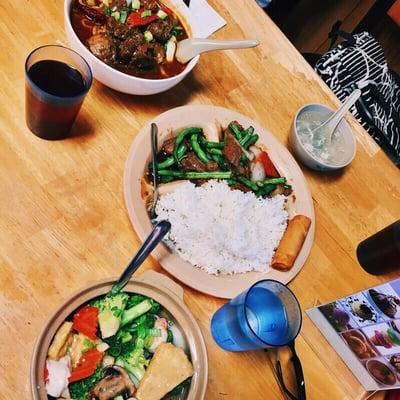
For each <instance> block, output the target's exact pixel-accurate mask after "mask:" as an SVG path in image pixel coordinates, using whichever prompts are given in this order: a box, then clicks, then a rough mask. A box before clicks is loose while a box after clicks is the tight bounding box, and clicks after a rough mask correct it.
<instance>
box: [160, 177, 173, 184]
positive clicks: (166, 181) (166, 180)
mask: <svg viewBox="0 0 400 400" xmlns="http://www.w3.org/2000/svg"><path fill="white" fill-rule="evenodd" d="M173 180H174V177H173V176H160V182H161V183H168V182H172V181H173Z"/></svg>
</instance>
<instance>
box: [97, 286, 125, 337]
mask: <svg viewBox="0 0 400 400" xmlns="http://www.w3.org/2000/svg"><path fill="white" fill-rule="evenodd" d="M128 300H129V296H128V295H127V294H126V293H117V294H115V295H108V296H106V297H103V298H101V299H97V300H95V301H93V302H92V305H93V306H94V307H97V308H98V309H99V325H100V331H101V337H102V338H103V339H105V338H108V337H110V336H113V335H115V334H116V333H117V331H118V329H119V326H120V323H121V316H122V314H123V312H124V310H125V307H126V304H127V302H128Z"/></svg>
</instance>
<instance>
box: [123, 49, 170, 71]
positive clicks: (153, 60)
mask: <svg viewBox="0 0 400 400" xmlns="http://www.w3.org/2000/svg"><path fill="white" fill-rule="evenodd" d="M164 58H165V50H164V48H163V46H162V45H161V44H159V43H143V44H140V45H139V46H138V47H137V48H136V50H135V52H134V53H133V55H132V59H131V62H130V64H131V65H133V66H135V67H137V68H140V69H151V68H153V67H154V66H155V65H156V64H160V63H161V62H162V61H163V60H164Z"/></svg>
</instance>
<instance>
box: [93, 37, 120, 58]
mask: <svg viewBox="0 0 400 400" xmlns="http://www.w3.org/2000/svg"><path fill="white" fill-rule="evenodd" d="M88 45H89V48H90V51H91V52H92V53H93V54H94V55H95V56H96V57H98V58H100V60H102V61H104V62H105V63H107V64H110V63H113V62H114V61H115V58H116V53H117V52H116V46H115V43H114V41H113V39H112V37H111V36H110V35H108V34H107V33H98V34H96V35H93V36H92V37H91V38H90V39H89V40H88Z"/></svg>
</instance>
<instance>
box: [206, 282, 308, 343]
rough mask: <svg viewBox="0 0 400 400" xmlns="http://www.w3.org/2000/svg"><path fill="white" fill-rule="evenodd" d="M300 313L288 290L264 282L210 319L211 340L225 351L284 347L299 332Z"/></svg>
mask: <svg viewBox="0 0 400 400" xmlns="http://www.w3.org/2000/svg"><path fill="white" fill-rule="evenodd" d="M301 321H302V317H301V310H300V306H299V303H298V301H297V299H296V297H295V296H294V294H293V293H292V291H291V290H290V289H289V288H288V287H287V286H285V285H283V284H282V283H280V282H277V281H274V280H271V279H267V280H262V281H259V282H257V283H255V284H254V285H253V286H251V287H250V288H249V289H248V290H247V291H245V292H243V293H241V294H240V295H238V296H237V297H235V298H234V299H232V300H231V301H229V302H228V303H226V304H225V305H224V306H222V307H221V308H220V309H219V310H218V311H217V312H216V313H215V314H214V316H213V317H212V320H211V333H212V335H213V338H214V340H215V341H216V342H217V343H218V345H219V346H221V347H222V348H223V349H225V350H228V351H246V350H254V349H260V348H267V347H279V346H285V345H287V344H288V343H290V342H292V341H293V340H294V339H295V337H296V336H297V335H298V333H299V332H300V327H301Z"/></svg>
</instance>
